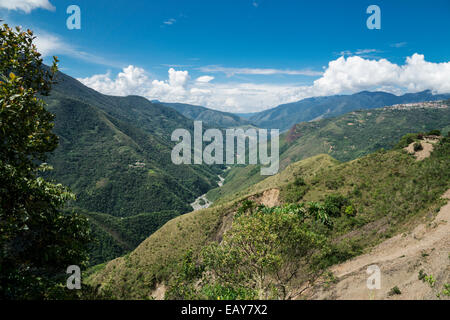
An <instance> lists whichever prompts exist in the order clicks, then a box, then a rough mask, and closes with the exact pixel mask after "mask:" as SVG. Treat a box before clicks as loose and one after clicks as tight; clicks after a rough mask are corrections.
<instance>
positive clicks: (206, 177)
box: [45, 73, 221, 262]
mask: <svg viewBox="0 0 450 320" xmlns="http://www.w3.org/2000/svg"><path fill="white" fill-rule="evenodd" d="M57 81H58V84H57V85H56V86H55V87H54V90H53V91H52V94H51V95H50V96H49V97H46V98H45V100H46V102H47V103H48V109H49V110H50V111H51V112H52V113H54V114H55V115H56V118H55V128H54V132H55V133H56V134H57V135H58V137H59V141H60V143H59V147H58V148H57V149H56V150H55V152H53V153H52V154H51V155H50V156H49V159H48V162H49V164H50V165H52V166H53V167H54V170H53V171H50V172H48V173H46V174H47V176H48V177H50V178H52V179H54V180H56V181H57V182H60V183H63V184H64V185H67V186H69V187H70V188H71V189H72V191H73V192H74V193H75V194H76V196H77V200H76V201H75V202H73V203H72V204H71V205H72V206H73V207H75V208H81V209H83V210H84V211H85V212H86V214H88V215H89V217H90V218H91V219H92V220H93V222H94V224H93V227H94V231H95V233H96V236H97V238H98V239H97V240H98V241H97V243H96V244H95V245H94V246H93V262H101V261H104V260H106V259H111V258H113V257H115V256H117V255H119V254H124V253H125V252H126V251H127V250H130V249H133V248H134V247H135V246H136V245H137V244H138V243H139V239H140V240H142V239H144V238H146V237H147V236H148V235H150V234H151V233H152V232H153V231H155V230H156V229H157V227H159V226H160V225H161V224H163V223H164V222H165V221H167V219H170V218H172V217H174V216H176V215H178V214H181V213H185V212H189V211H190V210H191V207H190V205H189V203H190V202H192V201H193V200H194V199H195V198H196V197H198V196H199V195H200V194H203V193H205V192H206V191H208V190H209V189H211V188H212V187H214V186H216V185H217V181H218V178H217V174H218V173H219V172H221V170H220V169H219V168H218V167H214V166H204V165H195V166H194V165H192V166H189V165H187V166H177V165H174V164H173V163H172V161H171V157H170V153H171V149H172V146H173V145H174V143H173V142H171V141H170V136H171V133H172V130H174V129H176V128H180V127H181V128H186V129H192V128H193V123H192V121H191V120H189V119H187V118H185V117H184V116H182V115H181V114H179V113H178V112H176V111H175V110H172V109H170V108H167V107H165V106H161V105H155V104H152V103H151V102H149V101H148V100H146V99H144V98H141V97H134V96H131V97H113V96H106V95H102V94H100V93H98V92H96V91H94V90H92V89H89V88H87V87H85V86H84V85H82V84H81V83H79V82H78V81H76V80H75V79H72V78H70V77H68V76H66V75H64V74H62V73H60V74H58V78H57ZM159 212H161V214H160V215H159ZM105 214H106V215H109V216H111V218H109V219H103V218H102V219H100V218H99V217H104V216H103V215H105ZM114 217H117V218H119V219H123V218H126V219H128V220H127V221H128V222H127V223H131V224H133V225H134V227H132V228H135V230H138V231H137V234H134V235H130V234H129V233H128V231H127V230H125V229H126V228H125V227H123V229H120V230H118V229H117V227H118V226H120V224H118V223H113V222H112V221H113V220H114ZM106 221H107V222H106ZM141 224H142V225H146V226H149V225H151V226H152V227H149V228H147V229H146V228H143V227H141V226H140V225H141ZM121 228H122V227H121ZM127 234H128V236H127Z"/></svg>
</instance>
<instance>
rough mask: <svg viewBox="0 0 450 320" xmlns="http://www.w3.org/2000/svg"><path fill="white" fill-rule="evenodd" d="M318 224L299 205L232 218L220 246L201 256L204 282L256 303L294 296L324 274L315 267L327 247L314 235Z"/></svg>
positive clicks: (325, 240) (319, 220)
mask: <svg viewBox="0 0 450 320" xmlns="http://www.w3.org/2000/svg"><path fill="white" fill-rule="evenodd" d="M317 219H318V220H316V216H310V215H309V214H308V212H307V210H305V209H304V207H303V206H301V205H287V206H285V207H274V208H266V207H258V208H257V209H256V211H253V212H251V213H249V214H245V215H241V216H239V217H237V218H235V221H234V222H233V227H232V228H231V229H230V230H229V231H228V232H227V233H226V234H225V236H224V240H223V242H222V243H221V244H218V243H212V244H211V245H209V246H207V247H206V248H205V249H204V250H203V263H204V265H205V267H206V271H207V272H205V276H206V278H205V279H203V282H205V281H206V283H209V285H210V286H211V284H212V285H213V286H216V287H217V285H220V286H221V287H222V288H233V289H235V290H239V291H241V292H242V291H244V290H245V291H246V292H249V293H251V292H254V293H255V296H256V297H258V298H259V299H268V298H275V299H279V298H281V299H291V298H294V297H296V296H298V295H299V294H301V293H302V292H303V291H304V290H305V289H306V288H308V287H309V286H310V285H311V284H313V283H314V282H315V281H316V280H317V279H318V278H319V277H320V276H321V275H322V274H323V272H324V269H323V268H322V267H321V263H320V261H321V258H322V257H323V256H324V255H325V254H326V253H327V252H328V248H329V246H328V243H327V239H326V237H325V236H324V235H322V234H320V233H318V232H315V231H314V228H313V225H314V223H315V222H321V219H320V217H317Z"/></svg>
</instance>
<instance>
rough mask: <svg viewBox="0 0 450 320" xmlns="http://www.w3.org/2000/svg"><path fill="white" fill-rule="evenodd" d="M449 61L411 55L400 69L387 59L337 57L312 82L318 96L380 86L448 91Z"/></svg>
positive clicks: (449, 84) (409, 89)
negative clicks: (432, 60)
mask: <svg viewBox="0 0 450 320" xmlns="http://www.w3.org/2000/svg"><path fill="white" fill-rule="evenodd" d="M449 79H450V62H444V63H433V62H427V61H425V57H424V56H423V55H421V54H417V53H415V54H413V55H412V56H411V57H408V58H407V59H406V63H405V64H404V65H403V66H399V65H397V64H394V63H391V62H389V61H388V60H386V59H380V60H369V59H364V58H361V57H358V56H354V57H348V58H344V57H340V58H339V59H337V60H334V61H331V62H330V63H329V65H328V68H327V69H326V71H325V73H324V74H323V76H322V77H321V78H320V79H318V80H316V81H314V85H313V87H314V89H315V91H317V93H321V94H337V93H341V92H356V91H360V90H368V89H377V88H380V87H383V86H384V87H389V86H392V87H397V88H401V89H404V90H406V91H420V90H426V89H431V90H434V91H436V92H440V93H442V92H450V80H449Z"/></svg>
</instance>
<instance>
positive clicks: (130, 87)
mask: <svg viewBox="0 0 450 320" xmlns="http://www.w3.org/2000/svg"><path fill="white" fill-rule="evenodd" d="M78 80H80V81H81V82H82V83H84V84H85V85H86V86H88V87H91V88H94V89H95V90H97V91H99V92H102V93H104V94H109V95H115V96H127V95H142V96H144V95H145V94H146V86H147V84H148V83H149V82H150V79H149V78H148V76H147V73H146V72H145V70H144V69H142V68H138V67H134V66H128V67H126V68H124V69H123V71H122V72H120V73H119V74H118V75H117V77H116V78H115V79H111V74H110V73H109V72H108V73H106V74H99V75H94V76H92V77H89V78H84V79H78Z"/></svg>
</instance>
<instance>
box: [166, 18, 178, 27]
mask: <svg viewBox="0 0 450 320" xmlns="http://www.w3.org/2000/svg"><path fill="white" fill-rule="evenodd" d="M175 22H177V19H174V18H170V19H169V20H166V21H164V22H163V23H164V24H166V25H168V26H171V25H173V24H174V23H175Z"/></svg>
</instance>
